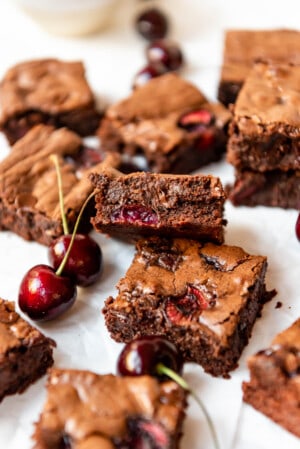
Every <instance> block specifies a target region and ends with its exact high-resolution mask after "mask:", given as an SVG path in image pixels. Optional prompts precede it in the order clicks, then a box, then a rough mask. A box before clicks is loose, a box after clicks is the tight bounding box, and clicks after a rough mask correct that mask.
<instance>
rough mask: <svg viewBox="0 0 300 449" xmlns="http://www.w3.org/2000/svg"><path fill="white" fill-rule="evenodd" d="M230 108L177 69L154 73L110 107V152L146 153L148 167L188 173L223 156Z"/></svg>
mask: <svg viewBox="0 0 300 449" xmlns="http://www.w3.org/2000/svg"><path fill="white" fill-rule="evenodd" d="M229 119H230V113H229V112H228V111H227V110H226V108H224V107H223V105H221V104H217V103H215V104H214V103H210V102H208V100H207V99H206V98H205V97H204V95H203V94H202V93H201V92H200V91H199V90H198V89H197V88H196V87H195V86H194V85H192V84H191V83H189V82H187V81H185V80H183V79H182V78H180V77H179V76H178V75H176V74H174V73H168V74H165V75H162V76H160V77H157V78H154V79H152V80H150V81H149V82H147V83H146V84H145V85H144V86H141V87H139V88H138V89H135V90H134V91H133V93H132V94H131V95H130V96H129V97H128V98H126V99H125V100H122V101H120V102H118V103H116V104H114V105H112V106H111V107H109V108H108V110H107V111H106V114H105V117H104V119H103V121H102V122H101V124H100V128H99V132H98V134H99V137H100V139H101V143H102V145H103V148H104V149H105V150H106V151H118V152H121V153H126V154H129V155H134V154H142V155H143V156H144V157H145V159H146V161H147V164H148V168H149V169H150V171H154V172H158V173H189V172H191V171H193V170H196V169H197V168H199V167H200V166H202V165H204V164H207V163H209V162H212V161H216V160H218V159H220V157H221V156H222V154H223V153H224V151H225V145H226V141H227V124H228V122H229Z"/></svg>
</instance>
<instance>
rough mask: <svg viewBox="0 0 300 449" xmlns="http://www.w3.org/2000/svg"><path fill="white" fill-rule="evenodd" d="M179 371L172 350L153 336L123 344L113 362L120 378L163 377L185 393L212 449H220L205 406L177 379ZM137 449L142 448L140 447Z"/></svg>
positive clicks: (179, 362)
mask: <svg viewBox="0 0 300 449" xmlns="http://www.w3.org/2000/svg"><path fill="white" fill-rule="evenodd" d="M182 367H183V360H182V357H181V355H180V353H179V352H178V350H177V348H176V346H175V345H174V344H173V343H171V342H170V341H169V340H167V339H166V338H165V337H163V336H156V335H152V336H151V335H148V336H144V337H141V338H137V339H135V340H132V341H131V342H129V343H127V344H126V345H125V346H124V348H123V350H122V351H121V353H120V355H119V358H118V361H117V371H118V374H119V375H121V376H142V375H150V376H155V377H158V378H159V379H162V378H165V377H167V378H170V379H172V380H173V381H174V382H176V383H177V384H178V385H180V386H181V387H182V388H183V389H184V390H186V391H188V392H189V393H190V394H191V396H193V398H194V399H195V401H196V402H197V404H198V405H199V407H200V408H201V410H202V412H203V414H204V415H205V417H206V420H207V423H208V426H209V428H210V431H211V435H212V439H213V442H214V446H215V449H220V446H219V442H218V437H217V434H216V430H215V427H214V425H213V422H212V420H211V418H210V416H209V414H208V412H207V410H206V407H205V405H204V404H203V402H202V401H201V399H200V398H199V397H198V396H197V394H196V393H195V392H194V391H193V390H192V389H191V388H190V387H189V385H188V383H187V382H186V381H185V380H184V379H183V377H181V375H180V374H181V371H182ZM141 443H143V441H141ZM130 447H135V446H130ZM137 447H141V448H144V446H143V445H141V446H137ZM147 447H148V446H147ZM163 447H165V446H163Z"/></svg>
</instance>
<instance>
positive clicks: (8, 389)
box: [0, 298, 55, 402]
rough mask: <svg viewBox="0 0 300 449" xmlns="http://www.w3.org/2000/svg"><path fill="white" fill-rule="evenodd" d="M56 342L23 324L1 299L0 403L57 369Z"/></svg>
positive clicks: (9, 305) (12, 305) (12, 306)
mask: <svg viewBox="0 0 300 449" xmlns="http://www.w3.org/2000/svg"><path fill="white" fill-rule="evenodd" d="M54 346H55V342H54V341H53V340H52V339H50V338H47V337H45V336H44V335H43V334H42V333H41V332H40V331H39V330H37V329H35V328H34V327H33V326H31V325H30V324H29V323H27V321H25V320H23V318H21V317H20V315H19V314H18V313H17V312H16V311H15V306H14V303H13V302H10V301H5V300H3V299H1V298H0V402H1V401H2V399H3V398H4V397H5V396H7V395H11V394H15V393H22V392H23V391H24V390H26V388H27V387H28V386H29V385H31V384H32V383H34V382H35V381H37V380H38V379H39V378H40V377H42V376H43V375H44V374H45V373H46V371H47V369H48V368H49V367H50V366H52V365H53V347H54Z"/></svg>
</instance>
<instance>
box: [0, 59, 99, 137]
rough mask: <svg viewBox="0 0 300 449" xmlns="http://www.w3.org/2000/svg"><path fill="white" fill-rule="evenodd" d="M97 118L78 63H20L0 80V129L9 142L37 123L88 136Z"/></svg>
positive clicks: (82, 71) (93, 129)
mask: <svg viewBox="0 0 300 449" xmlns="http://www.w3.org/2000/svg"><path fill="white" fill-rule="evenodd" d="M99 120H100V114H99V112H98V111H97V110H96V105H95V99H94V96H93V93H92V91H91V89H90V87H89V85H88V83H87V80H86V78H85V73H84V66H83V64H82V63H81V62H64V61H59V60H57V59H40V60H34V61H27V62H23V63H21V64H18V65H16V66H14V67H12V68H10V69H9V70H8V71H7V73H6V74H5V76H4V78H3V79H2V81H1V83H0V129H1V130H2V131H3V132H4V134H5V135H6V137H7V139H8V141H9V142H10V143H11V144H13V143H15V142H16V141H17V140H18V139H19V138H20V137H22V136H24V134H26V133H27V131H28V130H29V129H30V128H32V127H33V126H34V125H37V124H39V123H44V124H48V125H52V126H55V127H58V128H59V127H62V126H66V127H68V128H69V129H71V130H72V131H75V132H76V133H78V134H80V135H81V136H87V135H91V134H94V132H95V130H96V128H97V127H98V126H99Z"/></svg>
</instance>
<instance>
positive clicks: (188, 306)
mask: <svg viewBox="0 0 300 449" xmlns="http://www.w3.org/2000/svg"><path fill="white" fill-rule="evenodd" d="M208 307H209V302H208V301H207V300H206V298H205V297H204V295H203V293H202V292H201V291H200V290H199V289H197V288H196V287H193V286H191V285H188V287H187V290H186V293H185V294H184V295H183V296H181V297H179V298H168V299H167V300H166V305H165V310H166V314H167V317H168V318H169V320H170V321H171V322H172V323H175V324H177V323H179V322H180V321H182V320H188V321H192V320H193V319H195V318H197V316H199V315H200V314H201V312H202V310H205V309H207V308H208Z"/></svg>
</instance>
